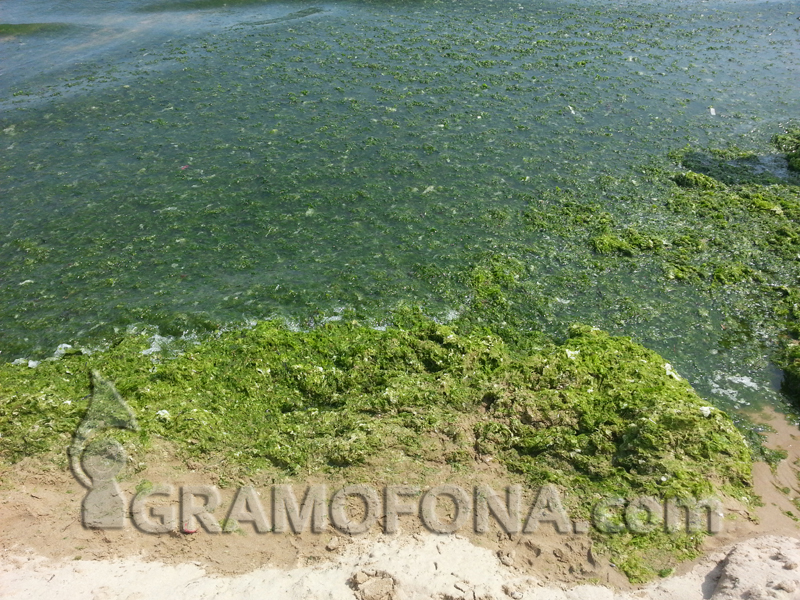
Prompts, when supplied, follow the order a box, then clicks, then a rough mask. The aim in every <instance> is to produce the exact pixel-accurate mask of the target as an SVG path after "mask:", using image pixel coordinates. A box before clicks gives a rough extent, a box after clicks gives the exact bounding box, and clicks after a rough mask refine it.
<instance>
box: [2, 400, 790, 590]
mask: <svg viewBox="0 0 800 600" xmlns="http://www.w3.org/2000/svg"><path fill="white" fill-rule="evenodd" d="M753 417H754V418H755V419H756V420H760V421H762V422H767V423H769V424H770V425H771V426H772V427H774V428H775V430H776V431H775V432H774V433H769V434H767V446H769V447H770V448H783V449H784V450H786V451H787V454H788V456H787V458H786V459H785V460H783V461H781V463H780V464H779V465H778V467H777V469H776V470H775V472H774V473H773V472H771V470H770V468H769V466H768V465H767V464H765V463H754V465H753V477H754V491H755V492H756V493H758V494H759V495H760V496H761V498H762V499H763V506H760V507H756V508H754V509H751V511H750V512H747V511H745V510H742V511H741V512H736V511H735V510H734V511H732V512H729V513H728V514H727V515H726V517H727V518H726V519H725V520H724V522H725V525H724V529H723V531H722V532H721V533H719V534H717V535H714V536H709V537H707V538H706V540H705V543H704V545H703V551H704V554H703V556H701V557H699V558H697V559H695V560H694V561H689V562H684V563H681V564H680V565H678V567H677V568H676V569H675V571H674V573H673V574H672V575H670V576H668V577H665V578H662V579H657V580H655V581H651V582H650V583H648V584H645V585H638V586H634V585H631V584H630V583H628V582H627V580H626V578H625V577H624V576H623V575H622V574H621V573H620V572H619V571H617V570H616V569H615V568H614V566H613V565H611V564H610V563H608V561H607V559H605V558H604V557H602V556H595V555H593V554H592V544H591V543H590V542H589V540H588V539H586V538H585V539H584V542H583V543H582V544H581V543H580V540H578V541H576V540H575V539H574V538H573V536H567V537H565V536H560V535H559V534H556V533H555V531H553V532H552V533H551V532H549V531H542V532H541V533H540V534H538V533H537V535H536V536H535V537H531V536H506V538H509V537H510V538H511V539H505V540H503V539H500V538H502V537H503V536H502V535H500V534H499V533H498V534H497V535H489V536H484V537H483V538H482V539H477V538H474V537H473V539H469V538H468V537H465V536H461V535H435V534H431V533H427V532H425V531H423V530H421V529H420V528H416V529H414V528H413V527H408V525H407V524H405V526H401V534H400V535H397V536H385V535H377V536H376V535H372V534H367V535H365V536H346V535H338V534H334V535H322V536H314V535H309V534H303V535H295V536H291V535H289V536H275V537H270V536H253V535H252V534H244V535H242V534H231V535H233V536H236V537H235V538H231V537H226V536H213V535H208V534H197V535H183V534H178V533H173V534H169V535H159V536H147V535H144V534H142V533H141V532H138V531H131V528H130V527H129V528H128V529H126V530H122V531H103V530H94V531H92V530H86V529H83V528H82V527H81V526H80V523H79V514H80V513H79V511H80V501H81V497H82V493H81V490H82V488H81V486H80V485H79V484H78V482H77V481H75V480H74V479H72V478H71V477H70V474H69V473H68V471H67V470H66V469H65V468H64V467H63V466H62V467H58V466H56V465H53V464H52V463H50V464H49V467H47V466H46V465H43V464H42V462H41V461H34V460H27V461H23V462H22V463H20V464H21V465H22V467H21V468H19V469H16V468H15V469H14V473H13V474H12V476H11V477H9V476H8V475H9V473H4V474H3V475H4V477H3V479H4V481H5V482H6V485H7V486H9V487H10V488H11V489H6V491H4V492H3V493H2V500H0V502H2V506H3V507H4V509H3V511H2V517H0V531H2V534H0V548H2V550H3V556H4V558H3V559H0V590H2V591H3V594H4V597H9V598H18V599H23V598H34V597H39V596H40V595H41V594H42V593H47V594H53V593H57V594H59V595H60V596H61V597H62V598H64V599H71V598H84V597H94V598H117V597H121V598H127V597H130V598H156V597H163V596H164V595H165V594H166V593H169V594H170V595H172V596H173V597H175V598H176V599H177V598H184V597H186V598H188V597H198V593H200V594H201V595H202V594H203V593H204V594H208V595H209V597H214V596H215V595H216V594H219V595H223V596H224V595H226V594H227V595H228V596H231V595H235V596H236V597H249V596H250V595H253V596H255V595H256V594H259V593H262V592H263V590H265V589H270V590H273V591H274V593H275V594H276V595H275V596H274V597H281V598H298V599H299V598H337V599H338V598H358V599H362V600H380V599H386V600H389V599H396V600H399V599H401V598H404V599H409V600H410V599H412V598H432V597H439V598H473V597H474V598H507V597H510V598H537V599H539V598H542V599H550V598H552V599H553V600H557V599H558V600H560V599H569V598H580V599H582V600H632V599H634V598H638V599H651V600H661V599H664V600H666V599H667V598H676V597H681V598H685V599H687V600H691V599H692V598H697V599H698V600H699V599H700V598H709V597H712V598H731V599H732V598H740V597H746V596H742V595H741V593H743V592H742V589H744V588H741V589H738V588H737V589H738V591H737V589H734V588H735V586H734V588H731V587H730V586H731V585H732V584H731V583H730V582H731V580H732V579H731V578H732V577H733V576H732V575H731V576H726V575H725V573H726V569H729V570H730V569H739V571H742V569H744V570H745V571H747V573H746V576H745V575H743V574H742V572H739V574H738V575H736V577H735V578H736V579H738V580H742V581H746V582H749V583H748V585H751V586H752V585H755V586H766V585H767V583H766V581H767V579H769V580H770V581H771V582H772V584H776V585H777V584H781V585H783V583H784V582H786V583H785V587H786V589H787V590H788V589H790V588H791V589H795V588H793V587H792V586H794V585H795V583H793V582H795V580H797V587H798V589H800V571H798V570H795V569H789V568H787V567H785V565H786V564H792V563H793V561H796V562H797V563H798V564H800V526H798V523H797V521H795V520H793V519H792V517H790V516H789V514H788V512H789V511H791V510H792V508H794V509H795V511H796V512H800V511H797V505H795V504H793V502H792V500H793V499H795V498H796V497H798V496H800V484H799V483H798V476H797V473H798V467H797V466H796V465H795V462H796V461H800V430H798V428H797V427H796V426H794V425H792V424H791V423H789V422H787V421H786V420H785V419H784V418H783V416H782V415H781V414H780V413H777V412H774V411H772V410H771V409H766V410H765V411H762V412H761V413H759V414H758V415H753ZM161 450H162V451H164V450H165V449H164V448H162V449H161ZM152 458H154V459H155V458H156V457H155V456H153V457H152ZM151 462H159V461H157V460H153V461H151ZM178 466H179V465H176V464H170V463H169V461H161V462H160V463H159V464H158V466H157V471H158V472H159V473H161V474H162V475H166V474H168V473H170V472H172V473H174V472H175V469H176V468H177V467H178ZM189 466H194V467H195V469H194V471H193V474H194V475H196V476H197V478H198V479H197V480H198V481H200V480H202V479H203V477H204V473H203V470H202V467H201V465H199V464H195V465H189ZM149 476H151V477H157V475H156V474H155V473H150V475H149ZM787 489H788V491H789V493H788V494H787V493H786V491H787ZM65 515H69V517H65ZM67 521H68V522H67ZM65 522H66V526H64V523H65ZM550 529H552V528H550ZM259 538H260V541H261V542H265V541H266V542H267V544H266V545H265V544H264V543H256V542H258V540H259ZM779 554H780V556H783V557H784V558H785V559H786V560H784V561H783V563H780V564H778V562H780V561H778V562H775V561H772V562H775V564H772V562H770V561H769V560H766V559H764V560H762V558H763V557H764V556H767V555H769V556H778V555H779ZM762 555H763V556H762ZM743 556H744V557H747V558H746V559H742V558H741V557H743ZM579 557H583V559H584V561H583V564H580V562H579ZM737 557H738V558H737ZM754 557H756V558H754ZM757 557H761V558H757ZM781 560H783V559H781ZM737 561H738V562H737ZM784 563H785V564H784ZM587 568H588V569H591V570H590V571H589V570H587ZM775 569H779V570H778V571H775ZM781 569H782V570H781ZM582 571H583V572H582ZM773 571H775V572H777V573H779V574H785V577H784V578H783V579H781V580H780V581H778V580H776V579H775V577H774V573H773ZM145 572H146V573H147V576H146V577H143V574H144V573H145ZM726 577H727V578H726ZM765 577H766V579H765ZM715 578H716V579H715ZM762 579H763V580H764V581H761V580H762ZM716 580H720V581H722V583H720V584H719V585H723V587H724V586H725V585H727V586H728V588H730V589H727V591H725V594H727V595H714V596H709V595H708V593H709V590H711V591H713V589H714V587H713V586H716V585H717V583H715V581H716ZM726 582H727V583H726ZM759 582H760V583H759ZM776 582H777V583H776ZM712 584H713V586H712ZM709 586H712V587H709ZM740 587H741V586H740ZM748 589H749V588H748ZM764 589H765V590H766V589H767V588H764ZM769 589H772V588H769ZM781 590H782V588H781V589H779V590H778V591H779V592H781V593H782V594H784V595H782V596H781V595H778V596H775V597H778V598H782V597H785V598H791V597H794V596H792V595H791V594H792V593H793V592H790V591H786V590H783V591H781ZM720 593H722V592H720ZM737 593H738V594H740V595H736V594H737Z"/></svg>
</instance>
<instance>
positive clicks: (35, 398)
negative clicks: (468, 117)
mask: <svg viewBox="0 0 800 600" xmlns="http://www.w3.org/2000/svg"><path fill="white" fill-rule="evenodd" d="M539 339H541V338H537V340H539ZM151 344H152V339H151V338H148V337H147V336H145V335H142V334H140V335H131V336H128V337H125V338H123V339H122V340H120V341H119V343H118V344H117V345H115V346H114V347H112V348H111V349H109V350H108V351H106V352H104V353H99V354H92V355H86V354H81V353H76V352H73V353H71V354H69V355H66V356H64V357H63V358H61V359H60V360H53V361H44V362H42V363H41V364H39V365H38V366H36V367H35V368H29V366H27V365H24V364H23V365H20V364H17V365H13V364H3V365H0V382H2V385H1V386H0V389H2V392H0V406H2V410H1V411H0V415H1V416H0V434H2V438H0V457H2V459H4V460H5V461H11V462H13V461H17V460H19V459H20V458H22V457H24V456H27V455H32V454H36V453H41V452H46V451H47V450H49V449H51V448H53V447H54V444H63V443H64V440H65V439H66V436H68V435H69V434H71V432H73V431H75V428H76V427H77V425H78V422H79V420H80V417H81V415H82V414H83V412H84V411H85V402H86V397H87V394H88V393H89V387H88V386H89V379H90V378H89V376H88V373H90V372H91V371H92V370H93V369H98V370H101V371H102V372H103V374H104V375H105V376H106V377H108V378H109V379H111V380H112V381H114V382H115V384H116V386H117V389H118V390H119V391H120V393H121V394H122V395H123V397H124V398H125V399H126V401H127V402H128V403H129V404H130V406H131V407H132V408H133V410H134V411H135V413H136V415H137V419H138V420H139V424H140V427H141V432H140V433H139V434H138V435H139V441H140V442H141V443H144V444H145V445H146V444H147V442H148V440H149V439H150V437H152V436H160V437H163V438H166V439H168V440H170V441H172V442H174V443H175V444H176V446H177V447H178V448H180V449H181V451H182V452H183V453H185V454H186V455H192V456H206V457H208V456H211V455H223V456H224V457H225V462H226V463H227V464H228V465H229V466H230V465H233V466H236V465H238V466H239V467H240V468H241V470H242V472H249V473H253V472H255V471H258V470H259V469H277V470H280V471H283V472H285V473H288V474H295V473H300V472H306V473H308V472H331V471H337V470H340V469H343V468H347V467H349V466H354V465H359V464H366V463H369V462H370V461H376V460H379V459H380V457H381V455H384V454H386V453H394V454H400V455H404V456H406V457H409V458H412V459H415V460H423V461H432V462H455V463H460V464H461V465H462V466H464V467H469V465H470V464H473V461H475V460H476V459H479V458H481V457H484V456H486V455H493V456H496V457H497V458H498V459H499V460H501V461H502V462H503V464H505V465H506V466H507V467H508V468H509V469H510V470H511V471H513V472H517V473H520V474H522V475H524V477H525V479H526V480H527V481H528V482H529V483H530V484H531V485H539V484H542V483H545V482H553V483H556V484H559V485H561V486H564V488H565V490H567V492H568V494H569V495H574V496H575V497H581V498H586V497H587V496H586V495H587V494H589V495H591V494H601V493H604V492H607V491H614V492H615V493H625V492H630V493H631V494H641V493H645V494H656V495H662V496H675V495H681V494H684V495H685V494H693V495H702V494H708V493H715V492H719V491H727V492H731V493H735V494H736V495H738V496H741V495H742V494H741V492H742V491H743V490H744V489H745V488H748V487H749V481H750V451H749V449H748V447H747V445H746V443H745V442H744V440H743V438H742V436H741V435H740V433H739V432H738V430H737V429H736V428H735V427H734V425H733V423H732V422H731V420H730V419H729V418H728V417H727V416H726V415H725V414H724V413H723V412H721V411H719V410H716V409H710V408H709V407H706V406H704V403H703V401H702V400H701V399H700V398H699V397H698V396H697V395H696V394H695V392H694V391H693V390H692V388H691V386H690V385H689V384H688V383H687V382H686V381H684V380H683V379H681V378H680V377H679V376H678V375H677V374H676V373H675V372H674V371H673V370H672V368H671V366H670V365H669V364H668V363H666V362H665V361H664V360H663V359H662V358H661V357H660V356H659V355H658V354H656V353H654V352H651V351H649V350H647V349H645V348H643V347H642V346H640V345H638V344H636V343H634V342H632V341H631V340H629V339H627V338H620V337H613V336H610V335H608V334H606V333H604V332H602V331H599V330H597V329H593V328H591V327H585V326H575V327H573V328H572V329H571V330H570V337H569V338H568V340H567V341H566V342H565V343H563V344H561V345H559V344H555V343H550V344H546V345H544V346H540V350H538V351H535V352H525V353H517V352H515V351H514V350H513V349H512V348H510V347H509V346H508V345H507V344H506V343H505V342H504V341H503V340H502V339H500V338H499V337H497V336H494V335H491V334H485V335H484V334H480V333H471V334H468V335H466V334H459V332H458V330H457V328H456V327H447V326H444V325H440V324H437V323H435V322H433V321H429V320H425V319H422V318H419V319H416V320H415V321H413V324H412V326H411V327H410V328H408V329H399V328H389V329H386V330H383V331H380V330H376V329H371V328H368V327H364V326H361V325H358V324H355V323H341V322H340V323H328V324H326V325H324V326H321V327H318V328H315V329H312V330H310V331H291V330H289V329H287V328H286V327H285V326H283V325H282V324H279V323H276V322H262V323H259V324H258V325H256V326H255V327H253V328H252V329H246V330H239V331H228V332H225V333H221V334H218V336H217V337H211V338H209V339H207V340H206V341H204V342H203V343H200V344H198V345H192V344H190V345H189V346H188V347H187V348H185V350H184V351H183V353H182V354H177V355H175V356H172V357H170V355H169V353H168V351H167V350H166V349H164V350H160V351H153V349H152V347H150V349H149V350H148V346H151ZM143 352H144V353H143ZM81 398H84V400H80V399H81ZM431 440H437V443H436V444H432V443H431Z"/></svg>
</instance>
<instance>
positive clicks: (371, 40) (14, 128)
mask: <svg viewBox="0 0 800 600" xmlns="http://www.w3.org/2000/svg"><path fill="white" fill-rule="evenodd" d="M0 1H2V10H3V12H2V17H1V18H2V19H3V21H4V22H6V23H17V24H19V23H34V22H35V23H44V22H52V23H61V24H65V26H64V27H61V28H57V29H49V30H48V29H45V30H40V31H37V32H31V33H26V32H16V33H14V32H12V33H11V34H5V33H0V54H1V55H2V56H3V57H4V58H3V61H2V66H0V110H2V113H0V125H1V126H0V129H2V130H3V134H2V135H0V151H1V152H2V154H1V155H0V156H2V158H0V177H2V179H0V182H1V183H0V240H3V241H2V242H1V243H0V264H2V267H0V299H2V302H1V303H0V323H2V327H0V350H2V354H1V355H0V357H2V358H3V359H5V360H13V359H15V358H18V357H20V356H26V357H27V356H38V355H47V354H51V353H52V352H53V350H55V348H56V346H57V345H58V344H60V343H63V342H72V343H83V344H89V345H91V344H97V343H100V340H101V339H103V338H104V337H107V336H109V335H111V334H112V333H113V331H114V329H115V328H116V329H117V330H124V327H125V326H127V325H129V324H132V323H155V324H159V325H161V326H162V327H163V328H164V330H165V331H168V332H173V333H176V332H180V331H182V330H184V329H192V328H198V327H200V328H202V327H203V326H204V325H205V324H208V323H210V322H217V323H219V322H223V323H241V322H243V321H245V320H247V319H253V318H266V317H270V316H281V317H284V318H287V319H290V320H292V321H294V322H298V323H309V322H312V321H315V322H319V321H320V320H321V319H324V318H329V317H331V316H335V315H341V314H344V315H347V316H353V317H356V318H360V319H364V320H367V321H369V322H373V323H375V324H380V323H382V322H384V321H385V320H386V319H387V318H389V317H388V315H389V314H390V312H391V311H392V310H393V309H394V308H396V307H397V306H398V305H399V304H401V303H403V302H405V303H419V304H421V305H422V306H423V307H424V309H425V310H426V312H428V313H429V314H432V315H435V316H437V317H438V318H441V319H446V318H452V317H453V316H454V315H457V314H461V313H464V312H465V311H469V310H470V309H471V307H474V306H475V304H476V303H477V302H478V300H477V299H476V298H475V297H474V294H473V292H472V291H471V290H470V288H469V286H468V285H467V283H468V281H469V277H470V272H471V270H472V269H473V268H474V267H475V266H480V265H482V264H485V263H487V261H491V260H498V257H500V259H503V260H505V259H506V258H510V259H513V260H518V261H520V262H521V263H522V264H523V265H524V273H523V274H522V276H521V277H520V278H519V281H518V286H517V289H516V290H515V292H514V295H513V296H512V301H513V303H514V305H513V308H512V310H511V312H512V313H513V314H514V315H516V316H517V317H518V318H520V319H521V320H522V322H524V323H525V324H526V325H527V326H529V327H530V328H531V329H544V330H545V331H547V332H548V333H552V334H555V335H563V334H564V332H565V330H566V327H567V325H568V324H569V323H572V322H575V321H581V322H586V323H591V324H593V325H597V326H599V327H602V328H605V329H608V330H610V331H612V332H615V333H620V334H625V335H630V336H632V337H633V338H634V339H636V340H637V341H640V342H642V343H644V344H645V345H647V346H649V347H651V348H653V349H654V350H656V351H658V352H660V353H661V354H662V355H663V356H664V357H665V358H666V359H667V360H668V361H670V362H671V363H672V364H673V366H674V367H675V368H676V369H677V370H678V372H680V373H681V374H682V375H684V376H685V377H687V378H688V379H689V380H690V382H691V383H692V384H693V385H695V387H696V389H698V391H699V392H700V393H701V394H703V395H705V396H707V397H708V398H709V399H710V400H712V401H714V402H716V403H717V404H719V405H721V406H728V407H731V406H739V405H741V404H745V403H758V402H767V403H769V404H778V403H780V402H782V399H781V398H780V395H779V394H778V393H777V389H778V387H779V384H780V378H781V374H780V371H779V370H778V369H776V368H775V367H774V366H773V365H772V364H771V362H770V355H771V351H772V344H773V343H774V340H775V338H776V336H777V335H778V333H779V332H778V331H776V330H775V328H774V326H773V325H770V321H769V319H768V313H769V307H768V306H767V305H766V303H765V302H764V301H762V299H760V298H759V297H758V296H757V295H755V294H754V291H753V289H750V288H746V287H734V288H730V289H729V288H725V289H720V290H718V291H716V292H714V293H708V292H704V291H702V290H700V289H697V288H695V287H692V286H690V285H687V284H681V283H676V282H674V281H670V280H668V279H666V278H665V277H664V276H663V271H662V269H661V266H660V264H659V263H658V261H657V259H656V257H652V258H647V257H644V258H637V260H622V259H618V260H613V261H612V260H607V259H604V258H602V257H598V256H596V255H595V254H594V253H593V252H592V250H591V249H590V248H589V246H588V245H587V235H588V234H587V231H588V229H584V228H581V227H573V226H566V225H564V224H563V223H556V222H548V223H545V224H543V225H542V224H540V226H538V227H531V226H530V219H529V218H527V217H526V215H530V214H531V213H537V211H541V214H543V215H547V219H553V218H554V217H553V215H558V214H561V213H559V210H561V209H560V208H559V207H561V206H563V205H564V203H565V202H570V203H572V204H573V205H576V206H581V207H593V208H592V209H591V210H590V211H589V212H590V213H591V214H592V215H593V216H592V217H591V218H590V219H589V222H588V223H589V224H588V225H587V227H592V226H594V225H593V223H594V219H596V218H597V215H598V214H600V213H603V212H606V213H608V215H609V218H611V219H613V221H614V222H615V223H616V224H618V225H620V226H634V227H637V228H639V229H642V228H644V229H648V228H649V229H651V230H655V231H667V230H669V231H680V230H681V228H682V227H685V228H691V227H692V226H693V225H692V224H689V223H686V224H684V223H680V222H676V219H675V217H674V215H673V214H671V213H669V212H668V211H666V210H665V209H664V208H663V201H662V200H661V199H662V198H663V197H664V194H665V193H666V192H665V190H664V189H663V186H661V185H660V184H657V183H653V182H652V181H651V180H650V178H649V177H648V176H647V172H646V168H645V167H647V166H648V165H665V164H667V162H668V161H667V158H666V157H667V153H668V152H669V151H671V150H675V149H678V148H682V147H684V146H686V145H687V144H691V145H692V146H696V147H698V148H701V147H703V146H705V145H711V146H717V147H724V146H726V145H728V144H736V145H737V146H738V147H739V148H742V149H745V150H753V151H755V152H757V153H759V154H761V155H764V156H765V157H766V158H770V157H772V156H773V150H772V149H771V148H770V147H769V144H768V141H769V138H770V136H771V135H772V134H773V133H775V132H777V131H778V130H779V128H780V125H782V124H784V123H786V122H787V121H788V120H790V119H791V118H796V117H797V115H800V110H798V109H800V91H798V88H797V86H796V84H795V82H796V81H798V80H800V73H799V72H800V60H798V54H800V49H799V48H798V43H797V38H798V32H799V31H800V21H798V20H797V16H798V14H797V13H798V12H800V11H797V10H796V4H795V3H788V2H787V3H783V2H759V3H753V2H747V3H743V2H714V3H706V2H704V3H681V4H680V5H676V4H675V3H666V2H646V3H645V2H636V3H634V2H626V3H600V2H580V3H552V2H516V1H514V2H508V1H500V0H494V1H492V0H488V1H486V2H469V1H468V2H463V1H459V2H436V1H424V0H423V1H416V2H401V3H388V2H358V3H335V4H332V3H331V4H329V3H323V4H305V3H270V2H251V1H247V2H244V1H238V2H230V1H229V2H227V3H224V2H219V1H217V0H214V1H210V0H184V1H180V2H172V1H167V2H159V3H152V4H144V5H143V4H142V3H138V2H122V1H120V2H97V1H94V2H92V1H85V0H78V1H73V0H71V1H70V2H69V3H67V2H57V3H53V2H36V1H31V0H24V1H22V0H0ZM2 31H3V30H2V29H0V32H2ZM711 107H713V108H714V114H712V113H711V111H710V108H711ZM776 164H780V161H777V162H776ZM566 222H567V221H566V220H565V221H564V223H566ZM776 269H777V270H776V273H777V274H776V275H775V277H776V280H779V281H784V282H785V283H786V284H793V283H794V282H795V281H796V278H797V275H798V273H797V272H796V268H794V267H791V266H786V265H780V267H779V268H778V267H776ZM761 304H764V306H761Z"/></svg>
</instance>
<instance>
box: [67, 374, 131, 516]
mask: <svg viewBox="0 0 800 600" xmlns="http://www.w3.org/2000/svg"><path fill="white" fill-rule="evenodd" d="M109 429H131V430H133V431H136V430H138V429H139V426H138V424H137V423H136V417H135V416H134V414H133V411H132V410H131V408H130V407H129V406H128V405H127V404H126V403H125V401H124V400H123V399H122V397H121V396H120V395H119V393H118V392H117V390H116V388H115V387H114V384H113V383H111V382H110V381H107V380H105V379H103V377H102V376H101V375H100V374H99V373H98V372H97V371H92V397H91V400H90V401H89V409H88V410H87V411H86V416H84V418H83V421H81V424H80V425H79V426H78V429H77V430H76V431H75V436H74V437H73V438H72V445H71V446H70V448H69V462H70V467H71V468H72V473H73V475H75V478H76V479H77V480H78V481H80V482H81V483H82V484H83V485H84V486H85V487H86V488H88V490H89V492H88V493H87V494H86V496H85V497H84V498H83V505H82V507H81V519H82V521H83V526H84V527H87V528H91V529H121V528H122V527H123V526H124V525H125V513H126V512H127V510H126V509H127V502H126V499H125V495H124V494H123V493H122V490H120V488H119V484H118V483H117V480H116V476H117V474H118V473H119V472H120V471H121V470H122V468H123V467H124V466H125V461H126V460H127V456H126V454H125V450H124V449H123V448H122V444H120V443H119V442H118V441H117V440H114V439H112V438H110V437H107V436H105V435H104V436H100V435H99V434H101V433H103V432H105V431H107V430H109Z"/></svg>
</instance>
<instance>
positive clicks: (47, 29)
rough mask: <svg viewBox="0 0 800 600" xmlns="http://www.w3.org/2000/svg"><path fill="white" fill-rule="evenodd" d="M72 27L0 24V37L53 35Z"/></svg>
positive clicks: (51, 24)
mask: <svg viewBox="0 0 800 600" xmlns="http://www.w3.org/2000/svg"><path fill="white" fill-rule="evenodd" d="M72 27H74V26H73V25H70V24H69V23H0V37H5V36H18V35H34V34H37V33H54V32H58V31H64V30H65V29H70V28H72Z"/></svg>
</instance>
